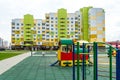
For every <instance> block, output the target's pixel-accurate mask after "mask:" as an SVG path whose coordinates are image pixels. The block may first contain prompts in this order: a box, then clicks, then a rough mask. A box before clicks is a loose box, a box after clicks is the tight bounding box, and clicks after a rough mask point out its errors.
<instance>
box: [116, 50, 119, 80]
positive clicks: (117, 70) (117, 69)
mask: <svg viewBox="0 0 120 80" xmlns="http://www.w3.org/2000/svg"><path fill="white" fill-rule="evenodd" d="M116 80H120V50H117V54H116Z"/></svg>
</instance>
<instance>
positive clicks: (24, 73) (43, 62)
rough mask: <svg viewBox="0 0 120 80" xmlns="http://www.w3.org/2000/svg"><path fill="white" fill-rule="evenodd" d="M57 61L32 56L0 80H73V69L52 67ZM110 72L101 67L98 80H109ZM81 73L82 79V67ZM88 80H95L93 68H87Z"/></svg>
mask: <svg viewBox="0 0 120 80" xmlns="http://www.w3.org/2000/svg"><path fill="white" fill-rule="evenodd" d="M37 53H38V54H39V53H40V52H37ZM37 53H36V54H37ZM56 60H57V58H56V56H30V57H28V58H26V59H24V60H23V61H21V62H20V63H18V64H17V65H15V66H14V67H12V68H11V69H9V70H8V71H6V72H5V73H3V74H2V75H0V80H72V67H60V66H58V65H56V66H52V67H51V66H50V64H52V63H54V62H55V61H56ZM108 70H109V67H108V65H104V66H103V67H101V68H100V67H99V72H98V75H99V76H98V80H109V72H108ZM76 72H77V71H76ZM79 72H80V78H81V76H82V73H81V72H82V71H81V67H80V71H79ZM86 80H93V66H86ZM113 80H116V79H115V66H113Z"/></svg>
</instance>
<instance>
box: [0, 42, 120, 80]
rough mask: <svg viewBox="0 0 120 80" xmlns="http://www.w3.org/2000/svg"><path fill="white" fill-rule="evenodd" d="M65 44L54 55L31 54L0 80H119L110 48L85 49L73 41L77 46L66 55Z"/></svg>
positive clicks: (95, 46)
mask: <svg viewBox="0 0 120 80" xmlns="http://www.w3.org/2000/svg"><path fill="white" fill-rule="evenodd" d="M67 42H68V43H67V45H68V44H69V45H70V44H71V42H69V41H67ZM62 44H64V45H63V46H62ZM65 44H66V42H65V43H64V42H61V44H60V48H59V50H58V52H57V51H32V52H31V56H29V57H27V58H26V59H24V60H23V61H21V62H20V63H18V64H17V65H15V66H13V67H12V68H11V69H9V70H8V71H6V72H4V73H3V74H2V75H0V80H119V78H118V79H117V77H118V75H119V69H118V67H119V64H118V63H119V57H120V56H117V57H116V55H114V50H115V49H114V48H112V47H111V46H110V47H109V48H106V47H99V46H98V43H93V44H92V45H91V44H90V46H92V47H91V48H90V50H89V48H88V47H86V46H87V45H85V44H84V43H83V44H82V45H83V46H84V47H80V45H81V44H79V42H77V46H75V45H72V47H73V48H72V49H73V52H72V53H71V52H69V53H68V51H69V49H71V47H70V46H69V45H68V46H65ZM86 44H88V43H86ZM99 44H103V43H99ZM63 47H64V48H63ZM87 48H88V49H87ZM62 49H64V50H62ZM63 51H64V52H63ZM65 51H67V53H65ZM119 52H120V51H118V53H119ZM71 55H72V56H71ZM117 55H118V54H117ZM62 56H64V57H63V58H62ZM70 56H71V57H70ZM65 57H66V58H65ZM117 60H118V61H117ZM116 61H117V62H116ZM117 66H118V67H117ZM116 71H117V72H116Z"/></svg>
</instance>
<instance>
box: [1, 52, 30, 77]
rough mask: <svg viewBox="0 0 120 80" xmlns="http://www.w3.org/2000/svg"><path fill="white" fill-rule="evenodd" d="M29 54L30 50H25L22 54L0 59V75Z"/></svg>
mask: <svg viewBox="0 0 120 80" xmlns="http://www.w3.org/2000/svg"><path fill="white" fill-rule="evenodd" d="M30 55H31V54H30V52H27V53H24V54H21V55H18V56H15V57H11V58H8V59H5V60H1V61H0V75H1V74H2V73H4V72H5V71H7V70H8V69H10V68H11V67H13V66H14V65H16V64H17V63H19V62H20V61H22V60H23V59H25V58H27V57H28V56H30Z"/></svg>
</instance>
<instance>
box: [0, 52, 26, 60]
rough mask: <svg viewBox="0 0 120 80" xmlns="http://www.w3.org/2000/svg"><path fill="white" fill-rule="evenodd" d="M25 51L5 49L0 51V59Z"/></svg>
mask: <svg viewBox="0 0 120 80" xmlns="http://www.w3.org/2000/svg"><path fill="white" fill-rule="evenodd" d="M25 52H27V51H23V50H22V51H16V50H6V51H0V60H3V59H7V58H10V57H13V56H16V55H19V54H22V53H25Z"/></svg>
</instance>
